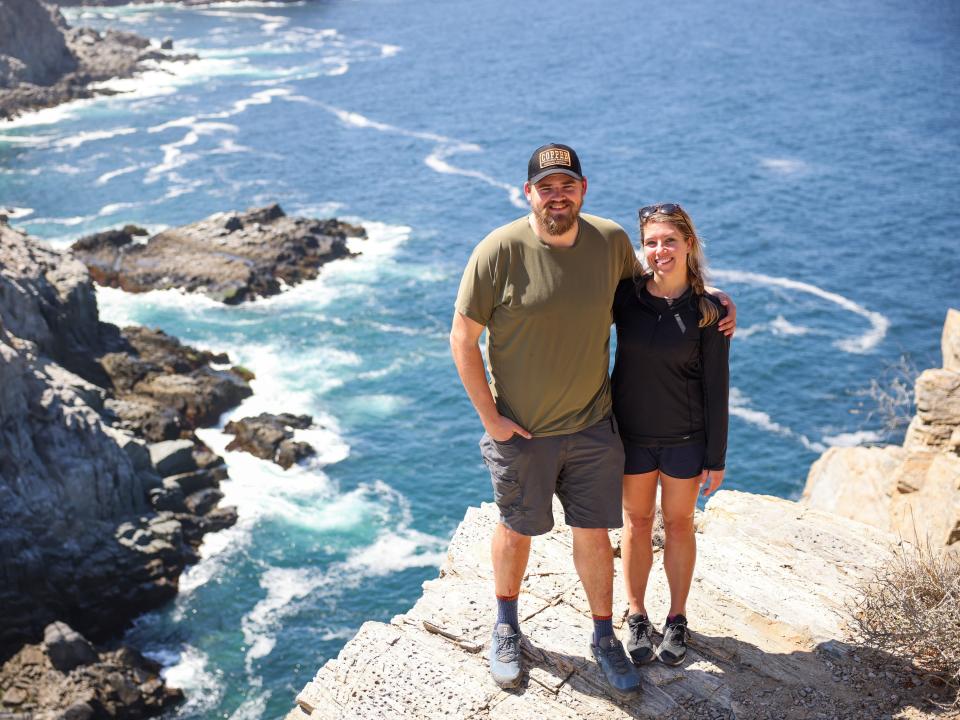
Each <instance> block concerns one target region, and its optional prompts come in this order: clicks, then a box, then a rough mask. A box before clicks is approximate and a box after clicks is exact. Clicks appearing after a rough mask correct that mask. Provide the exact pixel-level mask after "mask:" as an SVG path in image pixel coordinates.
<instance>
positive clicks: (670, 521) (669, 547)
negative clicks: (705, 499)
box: [624, 474, 700, 616]
mask: <svg viewBox="0 0 960 720" xmlns="http://www.w3.org/2000/svg"><path fill="white" fill-rule="evenodd" d="M660 478H661V488H662V489H661V491H660V508H661V510H662V512H663V530H664V535H665V538H664V544H663V569H664V570H665V571H666V573H667V584H668V585H669V586H670V613H669V614H670V615H684V616H686V611H687V596H688V595H689V594H690V583H691V582H693V566H694V565H695V564H696V561H697V539H696V536H695V535H694V532H693V513H694V511H695V510H696V507H697V495H698V494H699V493H700V482H699V480H700V478H699V476H697V477H696V478H692V479H683V478H675V477H670V476H669V475H663V474H661V475H660ZM624 488H626V484H624ZM624 564H626V563H624Z"/></svg>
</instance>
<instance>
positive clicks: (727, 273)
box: [710, 270, 890, 353]
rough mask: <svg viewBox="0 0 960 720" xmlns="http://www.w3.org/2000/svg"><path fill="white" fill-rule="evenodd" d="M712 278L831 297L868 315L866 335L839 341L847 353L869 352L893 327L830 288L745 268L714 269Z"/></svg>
mask: <svg viewBox="0 0 960 720" xmlns="http://www.w3.org/2000/svg"><path fill="white" fill-rule="evenodd" d="M710 277H711V278H712V279H714V280H720V281H726V282H738V283H747V284H751V285H767V286H771V287H781V288H785V289H787V290H797V291H799V292H805V293H809V294H810V295H815V296H816V297H819V298H822V299H824V300H828V301H830V302H832V303H835V304H836V305H839V306H840V307H842V308H843V309H844V310H848V311H849V312H852V313H854V314H855V315H859V316H860V317H863V318H866V319H867V320H868V321H869V322H870V329H869V330H867V332H865V333H863V334H862V335H858V336H856V337H852V338H843V339H840V340H835V341H834V343H833V344H834V345H835V346H836V347H838V348H840V349H841V350H843V351H844V352H848V353H865V352H868V351H869V350H872V349H873V348H875V347H876V346H877V345H878V344H879V343H880V341H882V340H883V338H884V337H885V336H886V334H887V330H888V329H889V327H890V321H889V320H888V319H887V318H886V317H885V316H883V315H881V314H880V313H878V312H875V311H873V310H867V308H865V307H863V306H862V305H859V304H858V303H855V302H854V301H853V300H850V299H849V298H845V297H844V296H843V295H839V294H837V293H835V292H830V291H829V290H824V289H823V288H819V287H817V286H816V285H811V284H810V283H805V282H801V281H799V280H792V279H790V278H785V277H775V276H773V275H763V274H761V273H755V272H746V271H743V270H711V272H710Z"/></svg>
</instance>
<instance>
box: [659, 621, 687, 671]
mask: <svg viewBox="0 0 960 720" xmlns="http://www.w3.org/2000/svg"><path fill="white" fill-rule="evenodd" d="M689 633H690V631H689V630H687V619H686V618H685V617H684V616H683V615H677V616H676V617H675V618H674V619H673V620H667V622H665V623H664V624H663V641H662V642H661V643H660V648H659V650H658V651H657V654H658V655H659V657H660V662H662V663H665V664H666V665H679V664H680V663H682V662H683V658H684V657H685V656H686V654H687V637H688V635H689Z"/></svg>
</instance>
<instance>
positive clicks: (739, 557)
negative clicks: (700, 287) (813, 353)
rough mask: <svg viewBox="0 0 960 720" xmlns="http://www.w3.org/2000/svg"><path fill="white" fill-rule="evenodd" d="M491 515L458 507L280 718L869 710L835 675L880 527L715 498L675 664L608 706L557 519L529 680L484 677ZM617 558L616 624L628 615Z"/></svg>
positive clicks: (654, 611)
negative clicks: (502, 683) (457, 520)
mask: <svg viewBox="0 0 960 720" xmlns="http://www.w3.org/2000/svg"><path fill="white" fill-rule="evenodd" d="M560 516H562V513H559V512H557V517H560ZM496 522H497V511H496V507H495V506H493V505H484V506H483V507H481V508H479V509H476V508H471V509H470V510H468V512H467V515H466V517H465V519H464V521H463V522H462V523H461V524H460V527H459V528H458V529H457V532H456V534H455V536H454V538H453V540H452V541H451V544H450V549H449V552H448V556H447V561H446V562H445V564H444V566H443V568H442V569H441V571H440V576H439V577H438V578H437V579H436V580H431V581H429V582H426V583H424V592H423V596H422V597H421V598H420V600H419V601H418V602H417V603H416V605H415V606H414V607H413V608H412V609H411V610H410V611H408V612H407V613H405V614H403V615H398V616H397V617H395V618H393V620H391V622H390V623H389V624H388V625H385V624H383V623H373V622H369V623H366V624H364V625H363V626H362V627H361V628H360V631H359V632H358V633H357V635H356V637H354V639H353V640H351V641H350V642H349V643H347V645H346V646H345V647H344V648H343V650H342V651H341V653H340V655H339V656H338V657H337V658H336V659H333V660H330V661H328V662H327V663H326V664H325V665H324V666H323V667H322V668H320V670H319V672H318V673H317V675H316V677H315V678H314V679H313V681H312V682H310V683H309V684H308V685H307V686H306V687H305V688H304V689H303V691H302V692H301V693H300V694H299V696H298V697H297V707H296V708H295V709H294V710H293V711H291V713H290V714H289V715H288V720H308V719H309V720H328V719H329V720H332V719H333V718H337V719H339V720H350V719H354V718H356V719H357V720H359V719H360V718H363V719H364V720H368V719H371V718H400V717H402V718H406V719H413V720H416V719H426V718H475V719H476V720H481V719H488V718H497V719H498V720H519V719H521V718H522V719H528V720H543V719H544V718H561V719H567V718H569V719H570V720H573V719H574V718H591V719H592V718H596V719H597V720H601V719H602V720H615V719H617V718H653V717H656V718H700V717H704V718H706V717H743V718H752V717H766V716H767V715H768V712H767V711H768V710H769V709H770V708H778V714H776V715H775V716H776V717H782V718H796V719H797V720H800V718H809V717H817V716H818V713H825V714H826V715H825V716H827V717H874V716H875V715H873V714H872V713H875V712H877V711H878V710H879V708H880V705H879V704H878V702H879V701H878V699H877V698H878V696H879V694H882V691H881V688H880V686H879V685H876V686H875V687H873V688H872V689H871V690H870V692H869V693H865V692H864V686H863V684H862V683H860V684H859V687H858V686H857V685H858V683H859V680H858V681H857V682H853V681H852V680H851V681H847V680H844V681H843V682H839V681H837V678H838V677H840V676H839V675H838V673H841V670H840V668H842V667H846V666H847V665H849V667H851V668H854V667H856V666H857V665H856V663H855V662H854V661H853V660H852V659H851V658H852V650H853V647H852V646H851V645H849V644H848V642H847V640H846V638H847V635H846V632H847V631H846V624H847V623H848V622H849V620H850V615H849V613H850V611H849V609H848V608H849V605H848V604H849V602H850V601H851V599H852V598H853V596H854V593H855V589H854V588H855V586H856V585H857V583H858V582H860V581H863V580H865V579H866V578H869V577H872V575H873V570H874V568H875V567H877V566H878V565H879V564H880V563H881V562H882V561H883V560H884V559H885V558H886V557H887V553H888V548H889V546H890V544H891V543H892V542H893V540H894V539H893V537H892V536H891V535H889V534H887V533H884V532H881V531H880V530H878V529H876V528H874V527H871V526H868V525H864V524H862V523H858V522H854V521H850V520H845V519H839V518H838V517H837V516H835V515H830V514H827V513H822V512H819V511H816V510H812V509H810V508H808V507H805V506H803V505H801V504H798V503H794V502H790V501H786V500H780V499H777V498H772V497H766V496H760V495H750V494H747V493H739V492H733V491H722V492H719V493H717V495H716V496H715V497H714V498H713V499H712V500H711V501H710V502H709V503H708V505H707V509H706V512H705V513H704V515H703V518H702V520H701V523H700V525H701V528H702V529H701V531H700V532H699V534H698V559H697V570H696V575H695V580H694V587H693V590H692V593H691V597H690V603H689V607H688V615H689V617H690V619H691V630H692V640H691V652H690V654H689V657H688V660H687V661H686V662H685V663H684V664H683V666H681V667H679V668H668V667H666V666H664V665H661V664H658V663H654V664H652V665H649V666H646V667H645V668H644V669H643V672H642V676H643V691H644V692H643V694H642V696H641V697H640V698H638V699H637V700H635V701H633V702H631V703H618V702H615V701H614V700H612V699H611V698H610V696H609V695H608V694H607V692H606V690H605V689H604V683H603V680H602V678H601V676H600V674H599V670H598V668H597V666H596V664H595V663H594V662H593V661H592V659H589V651H588V648H587V643H588V637H589V633H590V630H591V627H592V625H591V620H590V614H589V610H588V609H587V607H586V604H585V603H586V601H585V599H584V598H583V591H582V589H581V588H580V585H579V582H578V581H577V576H576V573H575V571H574V568H573V562H572V558H571V554H570V531H569V528H567V527H566V526H564V525H563V524H562V523H559V524H558V526H557V527H556V528H554V530H553V531H551V532H550V533H548V534H547V535H545V536H542V537H538V538H536V540H535V541H534V545H533V552H532V554H531V558H530V564H529V567H528V573H527V576H526V578H525V580H524V584H523V590H522V592H521V595H520V615H521V618H522V627H523V630H524V633H525V641H524V655H525V662H526V666H527V668H528V673H527V676H526V677H525V679H524V683H523V684H522V686H521V688H519V689H518V690H516V691H503V690H500V689H499V688H497V687H496V686H495V685H493V683H492V681H491V680H490V678H489V671H488V668H487V660H486V650H487V645H488V643H489V637H490V635H489V634H490V629H491V625H492V618H493V617H494V602H493V597H492V577H491V574H492V571H491V568H490V560H489V540H490V533H491V532H492V530H493V528H494V526H495V524H496ZM662 555H663V554H662V553H659V552H658V553H656V555H655V562H654V569H653V573H652V576H651V583H650V588H649V591H648V610H649V612H650V614H651V617H652V618H653V619H654V621H655V623H661V622H662V621H663V617H664V614H665V612H666V610H667V608H668V602H669V596H668V592H667V587H666V583H665V580H664V575H663V567H662ZM616 563H617V567H616V571H617V577H616V580H615V586H614V587H615V597H614V620H615V624H616V625H617V626H621V623H622V621H623V619H624V617H625V616H626V613H627V609H628V608H627V603H626V599H625V596H624V593H623V589H622V577H621V576H620V567H619V560H616ZM620 632H621V634H622V626H621V629H620ZM842 672H844V673H845V672H846V670H843V671H842ZM851 672H854V671H853V670H851ZM873 682H878V681H873ZM883 683H884V686H885V687H889V685H890V683H891V680H890V678H887V677H884V680H883ZM905 702H906V700H905V699H903V700H900V703H901V706H902V705H903V704H904V703H905ZM887 711H888V712H891V711H892V708H890V709H889V710H887ZM912 716H913V717H920V715H917V714H914V715H912Z"/></svg>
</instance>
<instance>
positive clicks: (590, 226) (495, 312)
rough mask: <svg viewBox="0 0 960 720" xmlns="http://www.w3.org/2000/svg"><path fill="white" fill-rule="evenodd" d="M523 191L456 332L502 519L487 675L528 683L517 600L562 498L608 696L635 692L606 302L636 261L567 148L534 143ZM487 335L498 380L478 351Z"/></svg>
mask: <svg viewBox="0 0 960 720" xmlns="http://www.w3.org/2000/svg"><path fill="white" fill-rule="evenodd" d="M523 189H524V194H525V195H526V197H527V200H528V201H529V203H530V208H531V213H530V214H529V215H528V216H526V217H524V218H521V219H519V220H516V221H514V222H512V223H509V224H508V225H504V226H503V227H500V228H498V229H497V230H494V231H493V232H492V233H491V234H490V235H488V236H487V237H486V238H485V239H484V240H483V241H482V242H481V243H480V244H479V245H477V247H476V248H475V249H474V251H473V254H472V255H471V257H470V260H469V262H468V263H467V267H466V270H465V271H464V274H463V279H462V281H461V283H460V290H459V293H458V295H457V301H456V312H455V313H454V317H453V327H452V330H451V333H450V344H451V350H452V353H453V358H454V362H455V363H456V366H457V371H458V372H459V374H460V379H461V381H462V382H463V385H464V388H465V389H466V391H467V394H468V395H469V396H470V400H471V401H472V402H473V405H474V407H475V408H476V410H477V413H478V414H479V416H480V420H481V422H482V423H483V427H484V430H485V432H484V435H483V438H482V439H481V441H480V448H481V453H482V455H483V459H484V462H485V463H486V464H487V466H488V468H489V469H490V473H491V478H492V481H493V487H494V494H495V497H496V501H497V505H498V506H499V508H500V515H501V520H500V523H499V524H498V526H497V528H496V530H495V532H494V536H493V547H492V556H493V574H494V585H495V590H496V595H497V620H496V623H495V626H494V630H493V637H492V642H491V647H490V669H491V673H492V675H493V678H494V680H495V681H496V682H497V683H498V684H499V685H500V686H501V687H515V686H516V685H517V684H519V682H520V680H521V668H520V637H521V633H520V627H519V621H518V618H517V597H518V595H519V592H520V583H521V581H522V579H523V575H524V571H525V569H526V565H527V558H528V557H529V553H530V539H531V537H532V536H534V535H541V534H543V533H546V532H548V531H549V530H550V529H551V528H552V527H553V512H552V507H551V504H552V497H553V495H554V493H556V494H557V496H558V497H559V498H560V501H561V503H562V505H563V510H564V516H565V519H566V522H567V524H568V525H569V526H570V527H571V529H572V532H573V561H574V565H575V567H576V569H577V573H578V574H579V576H580V581H581V583H582V584H583V588H584V591H585V592H586V595H587V600H588V602H589V604H590V609H591V612H592V613H593V621H594V632H593V637H592V638H591V642H590V647H591V651H592V653H593V655H594V657H595V658H596V660H597V662H598V663H599V665H600V667H601V668H602V670H603V674H604V676H605V677H606V679H607V682H608V683H609V685H610V689H611V690H612V691H613V693H614V694H615V695H617V696H619V697H621V698H627V697H631V696H633V695H635V694H636V693H637V692H639V687H640V678H639V675H638V673H637V670H636V669H635V668H634V666H633V664H632V663H631V662H630V661H629V659H628V658H627V656H626V654H625V652H624V649H623V646H622V645H621V643H620V641H619V640H617V638H616V636H615V635H614V632H613V624H612V613H613V550H612V548H611V546H610V539H609V535H608V528H614V527H620V526H621V525H622V522H623V521H622V510H621V492H622V477H623V447H622V445H621V442H620V438H619V436H618V433H617V428H616V424H615V421H614V420H613V417H612V414H611V400H610V381H609V377H608V374H607V370H608V367H609V342H610V323H611V315H610V308H611V302H612V299H613V294H614V291H615V289H616V287H617V283H618V282H619V281H620V280H621V279H622V278H625V277H630V276H631V275H632V273H633V264H634V257H635V256H634V252H633V248H632V246H631V244H630V238H629V237H628V236H627V234H626V233H625V232H624V231H623V229H622V228H621V227H620V226H619V225H617V224H616V223H614V222H612V221H610V220H605V219H603V218H599V217H595V216H592V215H581V214H580V208H581V206H582V205H583V198H584V195H585V194H586V191H587V180H586V178H585V177H583V174H582V172H581V168H580V160H579V158H578V157H577V154H576V153H575V152H574V151H573V149H572V148H570V147H568V146H566V145H560V144H557V143H553V144H549V145H544V146H543V147H541V148H538V149H537V150H536V151H535V152H534V153H533V156H532V157H531V158H530V162H529V165H528V170H527V182H526V183H525V184H524V188H523ZM484 328H486V329H487V356H488V360H489V369H490V376H491V379H490V382H489V384H488V382H487V378H486V375H485V372H484V366H483V358H482V356H481V353H480V348H479V347H478V344H477V342H478V340H479V338H480V335H481V334H482V332H483V330H484Z"/></svg>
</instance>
